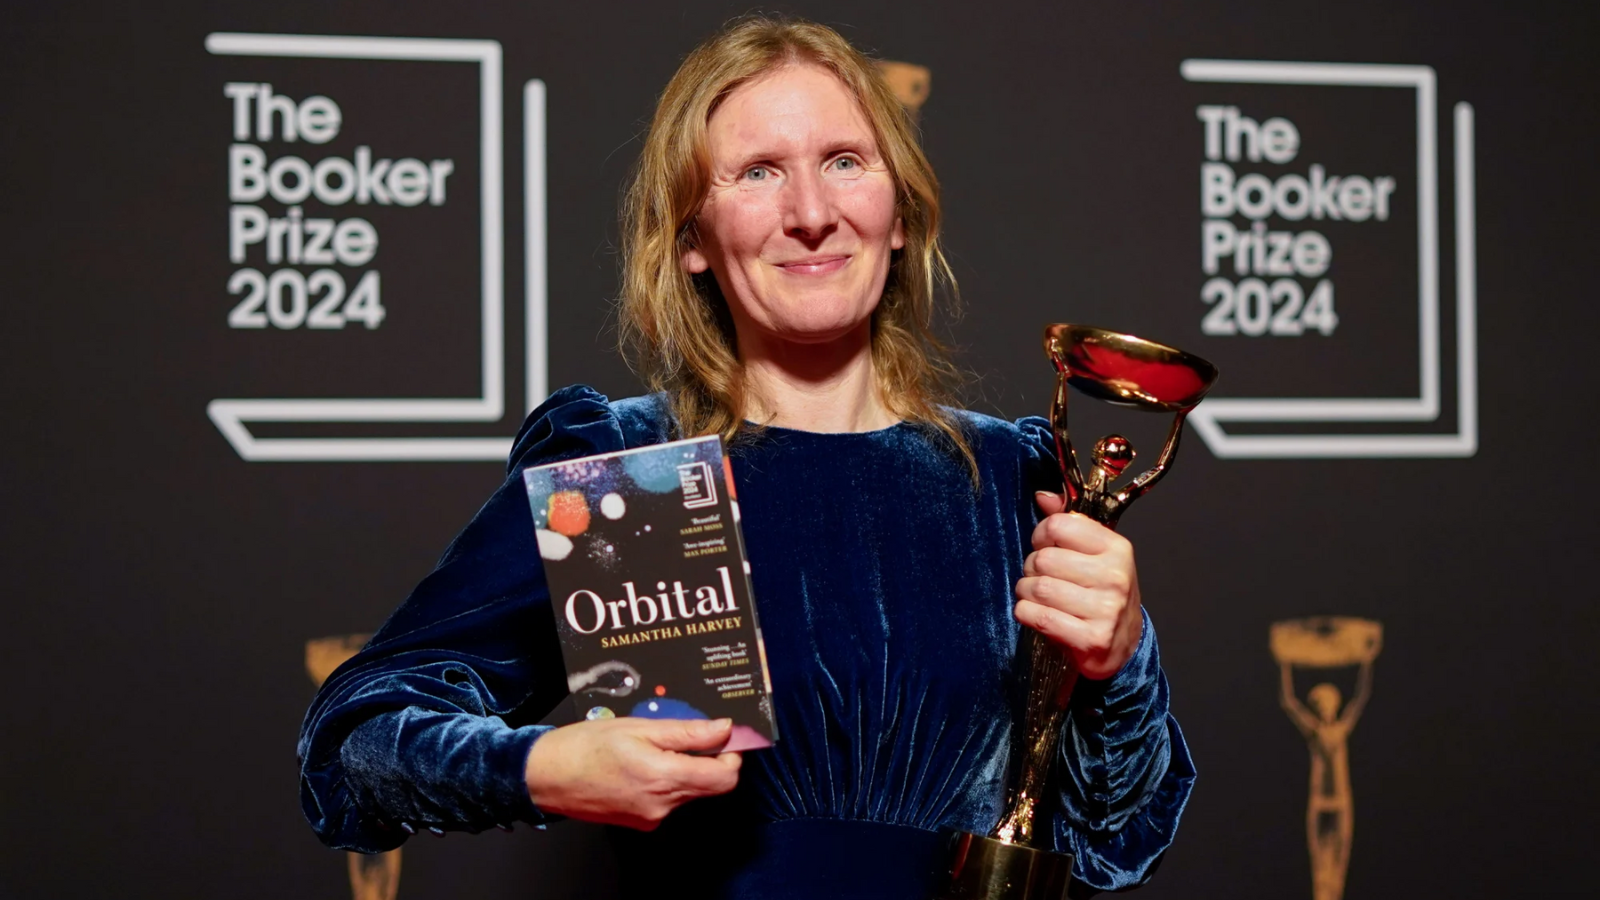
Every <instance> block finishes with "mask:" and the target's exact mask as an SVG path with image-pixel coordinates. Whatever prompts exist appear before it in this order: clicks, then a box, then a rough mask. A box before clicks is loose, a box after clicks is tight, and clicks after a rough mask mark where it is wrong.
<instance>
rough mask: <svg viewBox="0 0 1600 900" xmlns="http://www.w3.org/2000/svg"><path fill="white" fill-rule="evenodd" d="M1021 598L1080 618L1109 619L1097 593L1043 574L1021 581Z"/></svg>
mask: <svg viewBox="0 0 1600 900" xmlns="http://www.w3.org/2000/svg"><path fill="white" fill-rule="evenodd" d="M1016 594H1017V599H1018V600H1027V601H1030V602H1032V603H1037V604H1038V605H1040V606H1045V607H1049V608H1050V609H1053V610H1056V611H1057V612H1061V613H1066V614H1067V615H1070V616H1074V617H1076V618H1079V619H1098V618H1104V617H1105V613H1106V610H1105V603H1104V602H1103V601H1102V600H1101V599H1100V596H1099V595H1098V594H1097V593H1095V592H1094V591H1091V590H1088V589H1086V588H1084V587H1083V586H1081V585H1076V584H1073V583H1072V582H1070V581H1062V580H1061V579H1059V578H1048V577H1045V576H1043V575H1036V576H1031V577H1028V578H1022V579H1019V580H1018V581H1017V591H1016Z"/></svg>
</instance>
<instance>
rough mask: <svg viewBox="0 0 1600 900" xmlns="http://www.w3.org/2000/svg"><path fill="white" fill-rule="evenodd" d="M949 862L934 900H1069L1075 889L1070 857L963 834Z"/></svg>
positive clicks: (958, 834) (954, 841) (953, 841)
mask: <svg viewBox="0 0 1600 900" xmlns="http://www.w3.org/2000/svg"><path fill="white" fill-rule="evenodd" d="M949 858H950V871H949V872H948V873H947V874H946V876H945V878H944V884H943V885H942V887H941V889H940V890H939V892H938V893H936V894H935V895H934V900H1065V898H1066V896H1067V886H1068V885H1070V884H1072V861H1073V857H1072V854H1070V853H1055V852H1052V851H1050V850H1038V849H1035V848H1033V847H1024V846H1022V845H1021V844H1007V843H1005V842H1003V841H997V840H995V839H994V838H991V837H984V836H982V835H977V834H972V833H970V832H965V831H958V832H956V833H955V835H953V836H952V838H951V841H950V857H949Z"/></svg>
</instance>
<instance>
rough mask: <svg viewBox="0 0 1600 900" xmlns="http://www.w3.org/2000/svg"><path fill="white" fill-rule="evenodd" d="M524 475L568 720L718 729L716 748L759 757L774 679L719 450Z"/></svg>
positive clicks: (700, 446)
mask: <svg viewBox="0 0 1600 900" xmlns="http://www.w3.org/2000/svg"><path fill="white" fill-rule="evenodd" d="M522 477H523V482H524V483H525V484H526V485H527V488H528V504H529V505H530V506H531V507H532V509H533V525H534V528H535V529H536V531H537V534H538V538H539V556H540V557H542V558H543V560H544V572H545V579H546V581H548V582H549V585H550V605H551V607H552V609H553V611H554V613H555V617H556V627H557V630H558V631H559V632H560V634H561V652H562V655H563V656H564V657H565V659H566V664H567V687H568V689H570V690H571V691H572V698H573V701H574V702H575V703H577V705H578V712H579V713H580V714H581V715H583V716H584V717H586V718H589V719H606V718H611V717H613V716H644V717H647V718H652V719H721V718H729V719H732V720H733V737H732V738H731V739H730V740H729V742H728V745H727V746H726V747H725V748H723V749H725V750H753V749H756V748H759V747H768V746H771V745H772V742H773V741H775V740H777V738H778V730H777V725H776V724H775V723H774V721H773V718H772V679H771V678H770V676H769V675H768V674H767V655H766V650H765V648H764V647H763V646H762V643H761V626H760V624H759V623H758V622H757V620H756V609H755V602H754V600H753V599H752V596H751V593H750V563H749V562H747V561H746V560H745V555H744V538H743V537H742V536H741V535H740V533H739V502H738V499H737V497H736V496H735V495H734V490H733V471H732V469H731V468H730V467H729V466H728V463H727V457H725V456H724V455H723V452H722V439H721V438H718V437H714V436H713V437H705V438H695V439H693V440H687V441H675V442H673V443H670V444H657V445H655V446H653V447H640V448H638V449H636V450H623V451H621V452H618V453H607V454H604V455H601V456H589V457H585V458H583V459H577V460H572V461H571V462H564V463H555V464H553V465H548V466H538V467H535V468H529V469H525V470H523V473H522Z"/></svg>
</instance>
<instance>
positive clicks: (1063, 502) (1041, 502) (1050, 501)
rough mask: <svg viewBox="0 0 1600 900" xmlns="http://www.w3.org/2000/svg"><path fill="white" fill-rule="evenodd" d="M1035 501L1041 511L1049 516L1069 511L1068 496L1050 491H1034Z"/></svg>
mask: <svg viewBox="0 0 1600 900" xmlns="http://www.w3.org/2000/svg"><path fill="white" fill-rule="evenodd" d="M1033 502H1034V505H1036V506H1038V507H1039V511H1040V512H1042V513H1044V514H1045V515H1047V516H1052V515H1055V514H1056V513H1060V512H1066V511H1067V498H1066V497H1064V496H1062V495H1060V494H1052V493H1050V492H1049V491H1034V492H1033Z"/></svg>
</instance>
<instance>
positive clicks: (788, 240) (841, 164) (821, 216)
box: [683, 65, 905, 345]
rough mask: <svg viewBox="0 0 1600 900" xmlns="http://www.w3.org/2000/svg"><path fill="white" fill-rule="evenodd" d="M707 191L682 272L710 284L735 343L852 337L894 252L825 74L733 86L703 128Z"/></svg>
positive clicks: (863, 127)
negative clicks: (722, 300)
mask: <svg viewBox="0 0 1600 900" xmlns="http://www.w3.org/2000/svg"><path fill="white" fill-rule="evenodd" d="M706 130H707V141H708V144H709V149H710V153H711V189H710V191H709V192H708V194H707V196H706V202H705V206H704V207H703V208H702V210H701V212H700V216H699V218H698V219H697V220H696V231H697V235H698V237H697V241H696V246H695V247H694V248H693V249H691V250H689V251H687V252H686V253H685V254H684V257H683V264H684V266H685V268H687V269H688V270H689V271H690V272H694V273H697V274H698V273H700V272H704V271H706V270H707V269H710V270H711V272H712V273H713V274H714V275H715V276H716V279H717V284H718V285H719V286H720V287H721V288H722V293H723V296H724V297H726V298H727V300H728V304H729V307H730V308H731V310H732V313H733V320H734V325H735V326H736V327H737V328H738V330H739V334H740V339H741V345H743V344H744V343H745V342H746V340H747V339H748V338H750V337H753V336H755V335H753V334H752V333H751V330H752V329H754V331H755V332H758V333H759V334H760V336H761V337H764V338H769V339H771V338H775V339H778V340H781V341H789V342H797V343H822V342H827V341H833V340H837V339H840V338H842V337H844V336H846V335H848V334H850V333H851V332H853V331H855V330H857V329H859V328H860V327H861V326H862V325H863V324H864V323H865V322H866V321H867V319H868V318H869V317H870V316H871V315H872V311H873V309H874V308H876V307H877V305H878V298H879V297H880V296H881V295H882V294H883V283H884V279H885V278H886V277H887V276H888V273H889V261H890V253H891V251H893V250H898V249H900V248H901V247H903V246H905V235H904V233H903V230H902V228H901V224H900V219H899V217H898V216H897V215H896V214H895V186H894V179H893V177H892V176H891V175H890V174H889V169H888V166H887V165H885V164H884V161H883V159H882V158H881V157H880V156H879V155H878V145H877V142H876V141H875V140H874V139H873V136H872V128H871V126H869V125H868V124H867V118H866V116H865V115H864V114H863V113H862V111H861V108H860V106H859V105H858V104H857V103H856V100H855V98H854V97H853V96H852V95H851V94H850V92H849V90H848V89H846V88H845V86H844V84H843V83H841V82H840V81H839V79H838V78H836V77H835V76H834V75H833V74H832V73H830V72H828V71H827V70H826V69H822V68H820V67H817V66H812V65H789V66H784V67H782V68H780V69H777V70H775V71H773V72H771V73H769V74H767V75H765V76H763V77H761V78H758V79H756V80H754V81H751V82H748V83H746V84H743V85H740V86H739V87H738V88H737V89H735V90H734V91H733V92H732V93H731V94H729V95H728V97H727V98H726V99H725V100H724V101H723V103H722V105H721V106H720V107H718V109H717V111H716V112H715V113H713V114H712V116H711V120H710V122H708V123H707V129H706Z"/></svg>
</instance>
